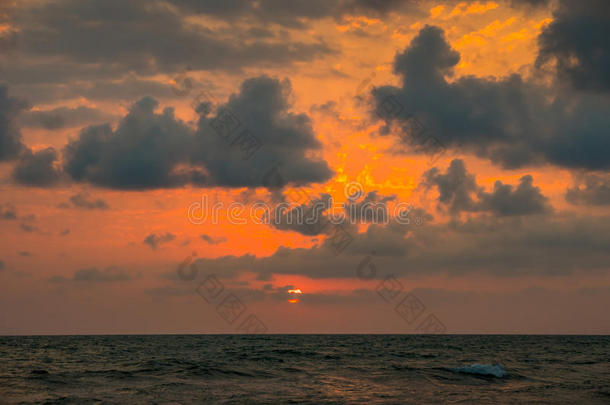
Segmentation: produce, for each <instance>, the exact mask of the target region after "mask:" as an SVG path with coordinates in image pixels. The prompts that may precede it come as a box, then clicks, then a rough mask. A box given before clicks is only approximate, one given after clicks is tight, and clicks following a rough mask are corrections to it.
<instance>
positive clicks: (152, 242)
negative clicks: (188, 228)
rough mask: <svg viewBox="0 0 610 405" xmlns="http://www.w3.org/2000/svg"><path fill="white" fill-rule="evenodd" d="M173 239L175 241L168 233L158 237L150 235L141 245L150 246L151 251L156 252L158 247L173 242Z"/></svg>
mask: <svg viewBox="0 0 610 405" xmlns="http://www.w3.org/2000/svg"><path fill="white" fill-rule="evenodd" d="M174 239H176V237H175V236H174V235H173V234H171V233H169V232H166V233H165V234H160V235H157V234H154V233H151V234H150V235H148V236H147V237H146V238H144V240H143V241H142V243H144V244H146V245H148V246H150V248H151V249H153V250H156V249H157V247H158V246H159V245H161V244H163V243H169V242H171V241H173V240H174Z"/></svg>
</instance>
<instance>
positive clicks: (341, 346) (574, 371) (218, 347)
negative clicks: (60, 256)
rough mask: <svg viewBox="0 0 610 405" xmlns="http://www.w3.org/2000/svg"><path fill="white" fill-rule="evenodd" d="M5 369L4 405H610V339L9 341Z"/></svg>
mask: <svg viewBox="0 0 610 405" xmlns="http://www.w3.org/2000/svg"><path fill="white" fill-rule="evenodd" d="M0 362H1V363H0V402H3V403H93V402H102V403H121V404H123V403H225V404H242V403H247V404H286V403H299V404H301V403H304V404H345V403H348V404H351V403H366V404H375V403H389V404H405V403H599V404H609V403H610V337H608V336H588V337H586V336H463V335H462V336H451V335H443V336H404V335H256V336H246V335H203V336H195V335H188V336H56V337H0ZM496 363H500V364H501V365H494V364H496ZM473 364H480V365H479V366H473V367H470V366H471V365H473Z"/></svg>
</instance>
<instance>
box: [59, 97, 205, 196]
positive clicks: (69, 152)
mask: <svg viewBox="0 0 610 405" xmlns="http://www.w3.org/2000/svg"><path fill="white" fill-rule="evenodd" d="M157 105H158V103H157V101H156V100H154V99H152V98H143V99H142V100H140V101H138V102H137V103H135V104H134V105H133V106H132V107H131V109H130V110H129V113H128V114H127V115H126V116H125V117H124V118H123V119H122V120H121V122H120V123H119V125H118V127H117V129H116V130H114V131H113V130H112V128H111V127H110V126H109V125H99V126H90V127H87V128H84V129H83V130H82V131H81V132H80V134H79V136H78V138H77V139H75V140H73V141H71V142H69V143H68V145H67V146H66V147H65V148H64V170H65V171H66V173H68V174H69V175H70V176H71V177H72V178H73V179H74V180H75V181H78V182H85V181H86V182H90V183H92V184H95V185H99V186H104V187H108V188H116V189H127V190H129V189H134V190H141V189H153V188H164V187H176V186H180V185H183V184H186V183H187V182H189V181H190V180H193V177H197V176H196V174H194V173H193V172H190V171H188V170H184V171H180V170H178V165H179V164H180V163H182V162H185V161H187V157H188V152H189V145H190V142H191V137H192V136H191V132H192V131H191V130H190V128H188V127H187V126H186V125H185V124H184V123H183V122H181V121H179V120H176V119H175V118H174V112H173V110H172V109H171V108H166V109H165V110H163V113H162V114H155V112H154V110H155V108H156V107H157Z"/></svg>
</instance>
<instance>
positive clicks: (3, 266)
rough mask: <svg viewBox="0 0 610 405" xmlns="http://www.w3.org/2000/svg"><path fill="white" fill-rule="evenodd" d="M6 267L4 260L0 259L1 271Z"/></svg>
mask: <svg viewBox="0 0 610 405" xmlns="http://www.w3.org/2000/svg"><path fill="white" fill-rule="evenodd" d="M5 267H6V265H5V264H4V262H3V261H2V260H0V271H2V270H4V269H5Z"/></svg>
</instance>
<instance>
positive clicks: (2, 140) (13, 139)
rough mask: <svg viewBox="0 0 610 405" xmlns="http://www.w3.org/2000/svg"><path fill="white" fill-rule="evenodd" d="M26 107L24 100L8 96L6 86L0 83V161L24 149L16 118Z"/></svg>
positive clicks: (14, 156)
mask: <svg viewBox="0 0 610 405" xmlns="http://www.w3.org/2000/svg"><path fill="white" fill-rule="evenodd" d="M27 108H28V104H27V103H26V102H24V101H21V100H18V99H16V98H13V97H9V95H8V89H7V88H6V86H4V85H2V84H0V162H2V161H7V160H12V159H15V158H16V157H17V156H18V155H19V153H21V151H22V150H24V149H25V147H24V145H23V143H21V132H20V131H19V128H18V127H17V122H16V119H17V116H18V115H19V114H20V113H21V112H22V111H24V110H27Z"/></svg>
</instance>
